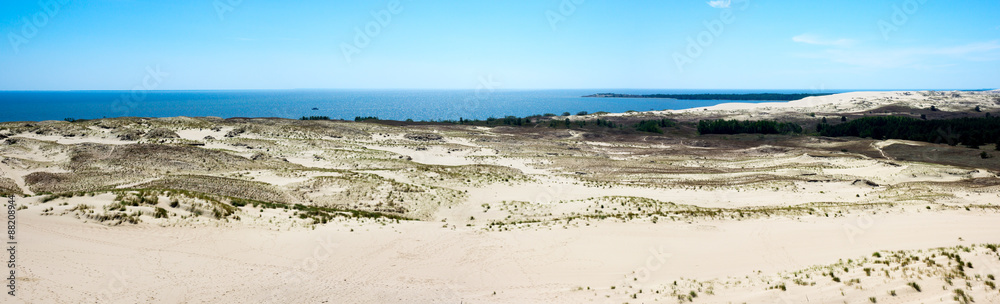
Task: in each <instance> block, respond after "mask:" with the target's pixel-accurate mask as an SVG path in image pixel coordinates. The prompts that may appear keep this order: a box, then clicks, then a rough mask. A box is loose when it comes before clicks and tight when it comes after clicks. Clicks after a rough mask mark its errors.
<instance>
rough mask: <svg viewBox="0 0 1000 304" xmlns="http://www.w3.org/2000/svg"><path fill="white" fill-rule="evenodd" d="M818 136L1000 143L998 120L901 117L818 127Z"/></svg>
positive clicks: (977, 145)
mask: <svg viewBox="0 0 1000 304" xmlns="http://www.w3.org/2000/svg"><path fill="white" fill-rule="evenodd" d="M817 130H818V131H819V133H820V135H822V136H830V137H841V136H854V137H866V138H873V139H903V140H914V141H923V142H932V143H947V144H949V145H952V146H956V145H959V144H962V145H965V146H967V147H970V148H979V146H982V145H986V144H988V143H998V142H1000V117H998V118H957V119H939V120H920V119H915V118H910V117H903V116H878V117H864V118H860V119H855V120H853V121H851V122H848V123H842V124H838V125H835V126H831V125H828V124H820V125H819V126H817Z"/></svg>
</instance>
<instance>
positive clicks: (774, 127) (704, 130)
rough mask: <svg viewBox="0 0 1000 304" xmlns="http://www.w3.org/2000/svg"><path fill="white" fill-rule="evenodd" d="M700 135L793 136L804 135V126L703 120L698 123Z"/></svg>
mask: <svg viewBox="0 0 1000 304" xmlns="http://www.w3.org/2000/svg"><path fill="white" fill-rule="evenodd" d="M698 133H700V134H741V133H753V134H793V133H802V126H799V125H798V124H795V123H790V122H777V121H773V120H755V121H750V120H744V121H739V120H724V119H719V120H702V121H699V122H698Z"/></svg>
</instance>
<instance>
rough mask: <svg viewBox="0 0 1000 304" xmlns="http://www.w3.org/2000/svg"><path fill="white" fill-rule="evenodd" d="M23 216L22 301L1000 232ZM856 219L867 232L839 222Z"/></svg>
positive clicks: (551, 297)
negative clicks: (118, 221)
mask: <svg viewBox="0 0 1000 304" xmlns="http://www.w3.org/2000/svg"><path fill="white" fill-rule="evenodd" d="M35 208H37V207H35ZM22 214H23V216H22V223H23V224H22V225H21V226H20V227H19V228H20V234H21V235H20V237H21V239H22V240H23V241H22V242H21V243H20V248H21V250H22V251H21V257H22V265H24V266H23V268H21V271H22V278H23V279H22V283H21V286H20V289H21V291H22V296H20V297H19V298H21V299H32V301H31V302H33V303H77V302H82V301H92V300H99V302H104V300H107V299H111V300H112V301H111V302H116V303H134V302H183V301H187V302H220V301H222V302H248V301H249V302H273V303H278V302H282V303H288V302H289V301H291V302H323V301H329V303H340V302H343V301H344V300H345V299H350V300H349V301H348V302H352V303H414V302H418V303H457V302H464V303H525V302H534V303H539V302H549V303H550V302H560V303H579V302H590V301H591V300H594V297H593V295H594V294H593V293H594V292H597V291H600V292H601V293H605V292H610V286H612V285H616V284H621V282H623V281H624V282H627V281H629V280H630V279H633V278H636V277H637V276H638V274H637V273H635V271H636V270H640V271H641V270H642V269H648V270H649V271H650V274H649V275H644V276H643V277H642V278H643V281H642V282H639V283H641V284H642V285H644V286H656V285H667V284H669V283H670V282H672V281H676V280H680V279H682V278H688V279H698V280H708V279H712V278H724V277H727V276H734V277H740V276H744V275H751V274H753V273H755V272H756V271H762V272H764V273H776V272H780V271H792V270H797V269H800V268H805V267H808V266H810V265H815V264H828V263H834V262H836V261H837V259H840V258H843V257H856V256H865V255H867V254H870V253H871V252H874V251H878V250H901V249H921V248H930V247H938V246H953V245H959V244H972V243H979V242H991V241H996V236H997V235H1000V214H996V213H993V214H973V213H968V212H948V213H908V214H878V215H873V216H871V217H870V218H867V217H866V218H864V219H863V218H861V217H855V216H851V217H845V218H806V219H800V220H794V219H761V220H751V221H743V222H731V221H706V222H701V223H697V224H686V223H659V224H648V223H647V224H620V223H610V222H595V223H593V224H592V225H591V226H589V227H583V228H577V229H561V228H555V229H549V228H541V229H528V230H522V231H513V232H503V233H500V232H483V231H480V230H478V229H468V228H456V229H450V228H442V227H441V226H440V225H438V224H435V223H419V222H417V223H403V224H394V225H389V226H381V225H367V226H364V225H363V226H356V227H354V228H347V227H342V226H336V225H331V226H321V227H318V228H316V230H307V229H293V230H290V231H268V230H262V229H255V228H239V227H226V228H214V227H199V228H183V227H177V228H159V227H142V226H139V227H114V228H108V227H105V226H102V225H98V224H93V223H89V224H84V223H81V222H79V221H75V220H71V219H68V218H65V217H57V216H38V215H35V214H34V213H33V212H31V209H28V210H24V211H22ZM859 223H861V224H864V225H860V226H863V227H865V229H861V228H855V229H850V228H849V227H858V226H859ZM869 223H870V224H869ZM350 229H354V231H353V232H351V231H350ZM960 239H961V241H960ZM654 268H655V269H654ZM577 287H584V288H586V287H590V288H591V289H594V290H595V291H594V292H583V291H574V289H576V288H577ZM493 291H496V292H497V294H496V295H493V294H492V292H493ZM717 300H718V301H719V302H725V299H717ZM713 302H714V300H713Z"/></svg>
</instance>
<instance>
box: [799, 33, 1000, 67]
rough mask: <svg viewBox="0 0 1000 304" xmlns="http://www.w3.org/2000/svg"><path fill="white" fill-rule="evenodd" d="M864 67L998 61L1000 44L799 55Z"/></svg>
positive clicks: (999, 42) (940, 65)
mask: <svg viewBox="0 0 1000 304" xmlns="http://www.w3.org/2000/svg"><path fill="white" fill-rule="evenodd" d="M799 56H800V57H804V58H815V59H824V60H828V61H831V62H834V63H840V64H845V65H851V66H856V67H862V68H935V67H938V68H939V67H948V66H954V65H955V64H956V63H957V62H959V61H980V62H981V61H998V60H1000V41H996V40H994V41H988V42H977V43H970V44H965V45H956V46H944V47H910V48H895V49H880V50H872V49H829V50H826V51H823V52H819V53H809V54H799Z"/></svg>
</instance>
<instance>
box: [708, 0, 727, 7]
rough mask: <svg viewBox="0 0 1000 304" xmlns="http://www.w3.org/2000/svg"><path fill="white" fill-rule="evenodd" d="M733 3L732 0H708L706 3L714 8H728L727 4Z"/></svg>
mask: <svg viewBox="0 0 1000 304" xmlns="http://www.w3.org/2000/svg"><path fill="white" fill-rule="evenodd" d="M732 3H733V1H732V0H712V1H708V5H709V6H711V7H714V8H729V5H731V4H732Z"/></svg>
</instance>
